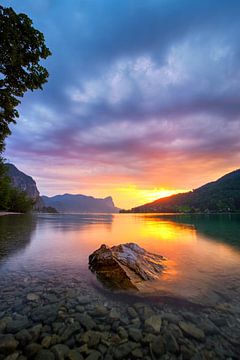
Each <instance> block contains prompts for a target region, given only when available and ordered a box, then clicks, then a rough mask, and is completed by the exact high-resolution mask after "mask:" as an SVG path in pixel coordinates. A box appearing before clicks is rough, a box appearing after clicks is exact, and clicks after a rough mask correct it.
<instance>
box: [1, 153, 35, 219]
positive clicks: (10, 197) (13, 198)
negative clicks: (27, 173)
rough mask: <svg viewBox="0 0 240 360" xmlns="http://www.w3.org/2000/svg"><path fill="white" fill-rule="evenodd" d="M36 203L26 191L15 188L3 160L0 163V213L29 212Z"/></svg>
mask: <svg viewBox="0 0 240 360" xmlns="http://www.w3.org/2000/svg"><path fill="white" fill-rule="evenodd" d="M33 205H34V201H33V200H32V199H30V198H29V197H28V196H27V194H26V193H25V192H24V191H21V190H19V189H17V188H14V187H13V186H12V185H11V179H10V178H9V176H7V172H6V167H5V165H4V162H3V160H2V161H1V162H0V211H13V212H23V213H25V212H28V211H30V210H32V208H33Z"/></svg>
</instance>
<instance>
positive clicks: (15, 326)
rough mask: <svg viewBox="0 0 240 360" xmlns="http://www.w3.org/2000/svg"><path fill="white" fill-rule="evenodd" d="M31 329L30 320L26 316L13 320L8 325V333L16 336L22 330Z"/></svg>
mask: <svg viewBox="0 0 240 360" xmlns="http://www.w3.org/2000/svg"><path fill="white" fill-rule="evenodd" d="M27 327H29V320H28V318H27V317H26V316H23V317H22V318H20V319H18V320H12V321H10V322H9V323H8V324H7V327H6V331H7V332H8V333H11V334H15V333H17V332H19V331H20V330H22V329H24V328H27Z"/></svg>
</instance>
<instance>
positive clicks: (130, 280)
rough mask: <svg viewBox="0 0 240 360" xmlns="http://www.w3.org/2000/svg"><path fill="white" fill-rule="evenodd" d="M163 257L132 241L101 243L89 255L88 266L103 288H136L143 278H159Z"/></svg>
mask: <svg viewBox="0 0 240 360" xmlns="http://www.w3.org/2000/svg"><path fill="white" fill-rule="evenodd" d="M164 260H165V258H164V257H163V256H161V255H156V254H152V253H149V252H147V251H146V250H144V249H143V248H141V247H140V246H138V245H137V244H134V243H127V244H121V245H118V246H113V247H111V248H110V247H108V246H106V245H102V246H101V247H100V248H99V249H98V250H96V251H94V252H93V253H92V254H91V255H90V256H89V268H90V270H91V271H93V272H95V273H96V275H97V278H98V279H99V280H100V281H101V282H102V283H103V284H105V285H106V286H107V287H110V288H113V289H135V290H140V288H141V284H142V283H143V282H144V281H147V280H157V279H159V277H160V276H161V273H162V271H163V269H164Z"/></svg>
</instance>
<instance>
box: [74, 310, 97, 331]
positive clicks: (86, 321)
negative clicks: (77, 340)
mask: <svg viewBox="0 0 240 360" xmlns="http://www.w3.org/2000/svg"><path fill="white" fill-rule="evenodd" d="M76 318H77V320H78V321H79V323H80V324H81V325H82V326H83V327H84V328H85V329H86V330H91V329H92V328H94V327H95V326H96V323H95V322H94V321H93V319H92V318H91V316H89V315H88V314H86V313H84V314H77V315H76Z"/></svg>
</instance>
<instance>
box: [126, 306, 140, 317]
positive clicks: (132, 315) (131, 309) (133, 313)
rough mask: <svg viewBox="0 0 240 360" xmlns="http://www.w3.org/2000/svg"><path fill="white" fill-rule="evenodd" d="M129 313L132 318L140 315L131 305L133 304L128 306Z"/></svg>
mask: <svg viewBox="0 0 240 360" xmlns="http://www.w3.org/2000/svg"><path fill="white" fill-rule="evenodd" d="M127 313H128V315H129V316H130V317H131V318H136V317H138V313H137V312H136V310H135V309H134V308H133V307H131V306H129V307H128V308H127Z"/></svg>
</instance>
